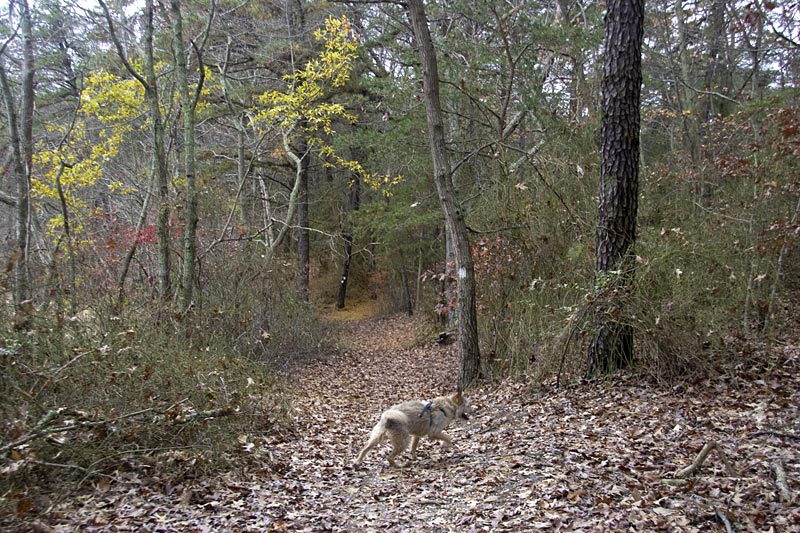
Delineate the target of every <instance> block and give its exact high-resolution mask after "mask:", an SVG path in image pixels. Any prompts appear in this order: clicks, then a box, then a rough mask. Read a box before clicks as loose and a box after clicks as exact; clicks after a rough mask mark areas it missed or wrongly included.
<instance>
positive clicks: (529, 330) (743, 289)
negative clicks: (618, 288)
mask: <svg viewBox="0 0 800 533" xmlns="http://www.w3.org/2000/svg"><path fill="white" fill-rule="evenodd" d="M796 96H797V95H796V94H793V95H785V96H784V97H783V99H781V98H777V97H776V98H775V99H770V100H765V101H761V102H754V103H752V104H751V105H748V106H743V107H742V108H741V110H740V111H739V112H737V113H736V114H733V115H731V116H728V117H725V118H724V119H719V120H717V121H714V122H712V123H710V125H709V131H708V132H707V135H708V136H709V138H710V139H714V140H715V142H709V148H708V150H709V151H708V154H707V159H705V160H703V161H701V162H700V163H699V164H698V166H696V167H693V166H692V165H691V164H690V163H689V162H688V161H686V162H684V163H681V164H679V163H676V161H678V160H679V157H680V154H676V153H672V152H669V153H663V154H662V153H655V151H654V153H648V154H647V155H648V157H647V159H648V161H649V162H650V163H649V167H646V168H643V169H642V171H641V175H640V191H641V194H640V200H639V211H638V231H637V242H636V245H635V247H634V249H633V250H632V254H633V257H631V263H632V264H633V265H634V269H635V271H634V273H633V277H632V279H633V280H634V282H633V286H632V287H630V288H629V289H628V290H627V291H626V292H625V294H615V295H614V296H615V298H616V302H617V303H616V304H615V305H614V306H613V307H612V310H611V313H613V314H614V317H613V318H614V319H615V320H617V321H618V322H620V323H623V324H626V325H628V326H630V328H631V329H632V331H633V333H634V339H635V340H634V350H635V363H636V369H637V370H638V371H640V372H643V373H645V374H647V375H649V376H651V377H652V378H654V379H656V380H671V379H674V378H676V377H679V376H684V375H687V374H690V373H704V372H707V371H708V370H710V368H711V367H719V366H720V365H723V366H724V365H725V361H726V360H730V359H731V358H733V357H735V355H736V354H737V353H739V352H741V346H742V345H743V344H747V343H752V342H756V343H764V342H767V343H768V342H770V340H771V339H774V338H776V337H779V336H780V335H782V334H783V333H785V332H786V331H787V330H789V328H791V325H790V324H791V320H792V315H793V311H792V306H791V305H790V304H789V303H788V302H789V301H791V299H792V298H793V294H796V293H797V275H796V274H797V258H798V256H799V255H800V246H798V242H799V241H798V236H800V230H799V229H798V228H799V227H800V226H798V223H800V221H799V220H798V217H800V200H799V199H798V198H799V196H798V192H799V191H800V186H799V185H798V182H797V173H796V168H797V163H798V152H797V150H796V146H797V143H798V139H800V137H799V136H798V135H800V134H798V133H797V132H798V129H797V127H796V125H797V124H798V123H800V114H799V113H798V109H799V108H798V106H797V104H796ZM753 131H756V132H757V134H756V135H754V134H753ZM648 135H653V136H656V133H655V132H650V133H649V134H648ZM656 140H657V139H648V140H647V141H646V142H645V146H648V145H649V146H654V145H657V142H656ZM717 141H718V142H717ZM591 153H593V152H591ZM558 157H559V158H568V159H570V160H572V161H578V162H580V168H586V169H589V168H595V169H596V162H593V161H590V160H589V161H587V160H581V156H580V154H577V153H567V154H561V155H558ZM550 168H552V170H551V175H549V176H547V180H548V182H549V183H552V184H555V185H556V186H557V187H558V189H559V190H560V191H561V195H560V196H559V199H560V200H563V203H559V202H556V201H554V200H553V199H552V198H551V197H550V196H548V190H546V189H545V188H540V187H538V188H537V189H534V187H533V186H531V187H530V195H531V196H532V197H534V198H544V199H546V201H544V202H542V201H541V200H539V201H538V202H537V203H536V204H535V206H536V209H531V207H530V204H529V203H528V202H529V200H527V196H526V197H522V196H521V195H520V194H518V195H517V196H512V198H515V200H514V202H511V203H510V206H509V209H508V210H507V211H504V212H503V213H504V215H505V216H507V217H510V218H514V219H515V220H521V221H522V224H520V227H521V228H523V229H521V230H520V229H518V230H516V231H517V235H515V236H514V238H512V239H509V241H510V242H511V243H513V248H512V247H510V246H509V245H507V244H504V245H503V246H501V247H500V246H498V247H495V248H490V249H489V250H488V251H489V253H488V254H485V257H481V256H480V255H479V256H478V259H477V261H476V264H478V265H481V261H482V260H483V262H484V263H486V264H487V266H484V269H483V272H479V277H478V280H479V283H480V292H481V293H482V296H481V298H480V301H481V305H482V309H481V320H480V324H481V327H482V331H481V339H482V340H483V346H482V350H483V353H484V354H486V358H485V359H486V364H487V367H486V369H485V371H486V373H487V374H488V375H489V376H491V377H496V378H501V377H503V376H507V375H516V376H519V375H527V376H529V377H530V378H531V379H532V380H535V381H538V382H541V381H548V380H551V379H558V380H569V379H577V378H580V377H582V376H583V375H584V373H585V371H586V368H587V348H588V343H589V342H590V340H591V339H592V337H593V315H594V313H595V310H596V309H597V306H598V303H599V301H600V300H599V299H598V293H597V290H596V287H595V279H594V277H595V276H594V271H593V266H594V226H593V222H591V220H592V218H593V215H592V212H591V211H584V212H582V213H580V212H576V211H575V209H574V208H570V209H567V206H588V208H589V209H592V210H593V209H596V201H594V200H592V198H591V197H590V196H587V194H592V195H593V194H596V192H595V191H594V190H589V189H587V187H586V186H585V183H583V182H582V181H581V182H580V183H577V182H576V179H575V178H574V177H572V176H570V175H568V174H565V173H564V171H563V169H561V168H560V167H558V166H557V165H551V166H550ZM565 168H566V167H565ZM578 181H580V180H578ZM529 183H533V181H532V180H531V181H530V182H529ZM525 194H526V195H528V194H529V193H528V192H526V193H525ZM516 198H519V199H516ZM576 213H577V215H576ZM573 215H576V216H573ZM553 220H562V221H569V220H577V221H580V223H576V224H566V223H561V224H557V225H554V224H552V221H553ZM496 225H498V226H502V225H503V224H502V223H499V222H498V223H497V224H496ZM511 250H516V251H514V252H513V253H514V255H513V256H512V257H511V258H510V259H508V258H507V256H509V255H511V254H512V252H511ZM479 251H480V249H479ZM497 265H500V267H499V268H498V266H497ZM480 274H482V276H481V275H480ZM723 370H724V369H723Z"/></svg>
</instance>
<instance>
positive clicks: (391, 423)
mask: <svg viewBox="0 0 800 533" xmlns="http://www.w3.org/2000/svg"><path fill="white" fill-rule="evenodd" d="M407 427H408V417H407V416H406V415H405V414H404V413H403V412H401V411H397V410H389V411H386V412H384V413H383V414H382V415H381V419H380V420H379V421H378V423H377V424H375V427H374V428H372V432H371V433H370V434H369V441H367V445H366V446H364V449H363V450H361V453H359V454H358V457H356V460H355V462H354V464H356V465H358V464H361V461H363V460H364V457H366V455H367V453H368V452H369V451H370V450H371V449H372V448H374V447H375V446H377V445H378V444H379V443H381V442H383V440H384V439H385V438H386V437H389V440H391V442H392V448H393V449H394V450H399V451H400V452H402V451H403V450H405V449H406V447H407V446H408V440H409V436H408V429H407Z"/></svg>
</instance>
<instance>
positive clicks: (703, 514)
mask: <svg viewBox="0 0 800 533" xmlns="http://www.w3.org/2000/svg"><path fill="white" fill-rule="evenodd" d="M338 327H340V328H341V338H342V339H343V342H344V343H345V345H346V346H347V348H346V349H343V350H341V353H339V354H337V355H332V356H329V357H324V358H320V359H317V360H314V361H308V362H306V363H304V364H303V365H302V366H300V367H298V368H295V369H293V370H292V374H291V375H292V376H293V377H294V388H293V395H294V398H293V401H294V406H295V409H296V412H295V417H296V420H295V431H294V433H292V434H291V435H288V436H287V435H285V434H275V435H265V436H263V437H257V438H253V440H252V442H246V441H245V442H242V445H243V449H246V450H247V454H249V455H247V456H246V457H243V458H242V461H241V464H242V466H241V468H240V469H239V470H237V471H231V472H229V473H227V474H225V475H223V476H218V477H215V478H213V479H202V480H196V481H195V482H194V483H193V484H192V485H191V487H190V489H184V490H176V489H174V488H173V489H171V490H167V489H166V488H162V490H157V489H149V488H148V485H147V484H143V483H142V480H141V479H130V480H128V481H129V484H128V487H129V488H130V490H129V492H125V490H126V484H125V480H124V479H123V480H115V483H114V485H113V487H114V489H113V490H114V491H115V494H113V495H110V494H108V495H106V494H91V495H87V497H86V498H85V499H83V500H80V501H73V502H69V504H68V505H65V506H64V507H63V508H62V509H61V510H60V511H59V512H61V513H64V514H66V513H71V514H69V516H70V517H71V518H70V520H69V521H66V522H61V523H62V524H65V523H66V524H68V525H69V527H66V525H65V526H64V527H61V526H54V527H50V529H45V528H42V529H40V530H42V531H73V530H75V529H77V528H76V527H75V526H76V524H79V525H80V529H81V530H85V531H179V532H184V531H186V532H195V531H198V532H199V531H214V532H217V531H247V532H264V531H279V532H280V531H314V532H316V531H337V532H345V531H359V532H362V533H368V532H387V531H388V532H405V531H418V532H431V533H434V532H435V533H439V532H470V531H474V532H487V533H488V532H512V531H514V532H516V531H536V530H542V531H618V530H627V531H686V532H693V531H726V529H727V528H728V527H731V530H734V531H774V532H791V531H800V509H799V508H798V505H797V496H796V495H797V492H798V491H799V490H800V485H799V484H798V481H797V478H798V472H800V440H798V435H800V398H798V393H797V391H798V389H799V388H800V387H799V386H800V377H799V376H800V349H799V348H798V347H797V346H794V345H786V346H783V347H780V348H779V349H777V350H776V351H775V352H774V353H773V354H772V355H771V356H770V357H769V359H768V360H766V361H764V362H763V363H761V364H760V365H756V364H753V365H752V366H750V367H749V368H747V369H739V370H736V371H732V372H731V373H730V374H729V375H724V376H714V377H711V378H707V379H702V380H697V381H695V382H686V383H682V384H680V385H676V386H674V387H671V388H659V387H654V386H651V385H647V384H646V383H644V382H642V381H641V380H640V379H639V378H637V377H635V376H632V375H620V376H616V377H614V378H610V379H608V380H600V381H597V382H595V383H590V384H582V385H576V386H574V387H568V388H562V389H560V390H550V391H540V392H538V393H536V394H533V393H531V392H529V391H528V388H527V387H526V386H524V385H523V384H520V383H506V384H503V385H502V386H500V387H496V388H491V387H482V388H477V389H475V390H472V391H470V399H471V402H472V404H473V406H474V409H475V413H474V416H473V417H472V420H471V421H470V423H468V424H463V425H456V426H453V427H451V429H448V433H450V434H451V435H452V436H453V439H454V441H455V447H454V448H452V449H443V448H441V447H440V446H439V445H438V444H436V443H431V442H429V441H423V442H421V443H420V448H419V456H420V458H419V461H417V462H416V463H414V464H413V465H411V466H410V467H408V468H400V469H392V468H389V467H388V466H387V465H386V460H385V457H386V451H387V450H386V449H380V450H375V451H374V452H373V453H371V454H370V455H369V456H368V458H367V459H366V461H365V463H364V465H363V466H362V467H361V468H358V469H353V468H352V467H351V466H350V465H351V462H352V460H353V458H354V456H355V454H356V453H357V452H358V450H359V448H360V447H361V446H362V445H363V444H364V442H365V439H366V438H367V435H368V433H369V430H370V428H371V427H372V425H373V424H374V423H375V421H376V420H377V417H378V415H379V413H380V412H381V411H382V410H383V409H384V408H386V407H388V406H389V405H391V404H392V403H395V402H397V401H400V400H404V399H410V398H427V397H432V396H435V395H438V394H440V393H441V392H444V391H447V390H449V389H450V388H451V385H452V383H453V377H454V376H455V371H456V366H457V357H456V354H455V349H454V348H453V347H440V346H437V345H435V344H434V343H432V342H414V341H415V339H416V338H417V336H418V335H419V333H418V329H416V328H415V327H414V324H413V322H411V321H410V320H409V319H408V318H405V317H392V318H388V319H378V318H362V319H358V320H349V321H348V320H343V321H340V322H339V326H338ZM423 338H424V337H420V339H423ZM416 340H417V341H419V339H416ZM412 345H416V347H410V346H412ZM709 441H713V442H716V443H717V444H718V446H719V448H720V449H721V450H722V452H723V453H724V454H725V456H726V458H727V460H728V461H729V462H730V463H731V464H732V465H733V468H734V469H735V471H736V472H735V475H730V473H729V472H727V471H726V468H725V466H724V462H723V461H722V460H721V456H720V455H719V454H717V452H712V453H711V455H709V457H708V458H707V460H706V462H705V463H704V465H703V467H702V468H701V470H700V471H699V473H698V474H697V475H696V476H693V477H692V478H691V479H690V480H689V481H688V482H686V483H684V484H667V483H664V479H668V478H670V477H671V476H672V475H673V473H674V472H675V471H677V470H679V469H681V468H683V467H686V466H687V465H689V464H690V463H691V462H692V460H693V459H694V458H695V456H696V455H697V453H698V452H699V451H700V449H701V448H702V447H703V445H704V444H705V443H706V442H709ZM775 464H780V465H781V466H782V467H783V468H784V470H785V472H786V474H787V478H788V481H787V483H788V489H789V490H790V492H791V495H792V498H794V499H793V501H790V502H781V501H780V497H779V490H778V488H777V486H776V483H775V481H774V478H773V475H772V469H773V465H775ZM187 491H188V492H187ZM187 493H188V496H187ZM56 523H58V522H57V521H56ZM48 527H49V526H48ZM770 528H771V529H770Z"/></svg>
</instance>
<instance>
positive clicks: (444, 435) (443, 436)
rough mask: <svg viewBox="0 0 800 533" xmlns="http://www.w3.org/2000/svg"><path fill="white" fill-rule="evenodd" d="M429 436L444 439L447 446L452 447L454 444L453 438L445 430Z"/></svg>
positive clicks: (443, 442) (434, 438)
mask: <svg viewBox="0 0 800 533" xmlns="http://www.w3.org/2000/svg"><path fill="white" fill-rule="evenodd" d="M429 438H431V439H433V440H440V441H442V446H444V447H445V448H450V447H451V446H452V445H453V439H451V438H450V436H449V435H448V434H447V433H445V432H441V433H436V434H434V435H430V437H429Z"/></svg>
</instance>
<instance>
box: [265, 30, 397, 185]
mask: <svg viewBox="0 0 800 533" xmlns="http://www.w3.org/2000/svg"><path fill="white" fill-rule="evenodd" d="M314 37H315V38H316V39H317V40H318V41H322V42H323V44H324V49H323V51H321V52H320V53H319V55H318V56H317V57H316V58H313V59H311V60H309V61H308V63H306V66H305V67H304V68H303V69H302V70H299V71H297V72H294V73H292V74H288V75H286V76H284V78H285V79H286V80H287V81H288V83H287V87H286V90H285V91H267V92H265V93H264V94H262V95H261V96H260V97H259V100H260V102H261V104H263V107H261V108H259V109H257V110H256V112H255V115H254V119H253V124H254V126H255V127H256V128H257V129H258V130H259V131H260V132H261V133H262V134H263V133H266V132H268V131H270V130H278V131H280V132H281V133H282V134H283V135H284V136H288V137H290V138H293V137H295V136H296V135H298V133H295V132H296V130H298V129H300V130H301V131H300V132H299V133H300V134H302V135H305V137H306V139H307V141H308V143H309V145H312V146H317V147H319V151H320V154H321V155H322V158H323V164H325V165H326V166H329V167H333V166H337V167H339V168H343V169H347V170H350V171H351V172H353V173H354V174H356V175H358V176H359V177H361V179H362V180H363V181H364V183H366V184H367V185H368V186H370V187H372V188H374V189H384V194H386V195H389V187H390V186H392V185H396V184H397V183H399V182H400V181H401V180H402V177H401V176H395V177H390V176H378V175H373V174H371V173H369V172H367V171H366V169H364V167H363V166H362V165H361V163H359V162H358V161H351V160H346V159H344V158H342V157H341V156H339V155H338V154H337V153H336V151H335V150H334V148H333V146H331V145H330V144H328V143H326V142H324V140H323V138H322V135H325V136H328V137H330V136H333V135H334V134H335V131H334V129H333V124H334V122H335V121H345V122H348V123H351V124H352V123H355V122H356V116H355V115H354V114H352V113H348V112H347V110H346V109H345V108H344V106H343V105H341V104H337V103H332V102H327V101H325V98H326V97H327V96H328V95H329V94H330V92H331V89H335V88H339V87H342V86H344V85H345V84H346V83H347V82H348V80H349V79H350V72H351V70H352V64H353V61H354V60H355V59H356V57H357V52H358V38H357V37H356V35H355V34H354V33H353V31H352V28H351V25H350V22H349V21H348V20H347V17H346V16H342V17H341V18H334V17H329V18H328V19H326V20H325V25H324V26H323V27H322V28H319V29H317V30H316V31H315V32H314Z"/></svg>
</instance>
